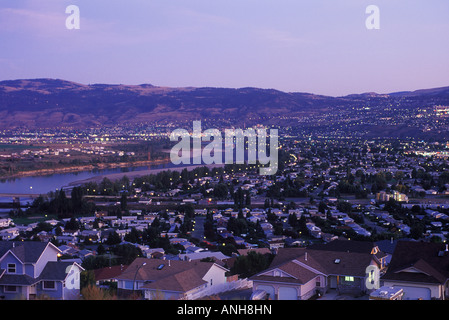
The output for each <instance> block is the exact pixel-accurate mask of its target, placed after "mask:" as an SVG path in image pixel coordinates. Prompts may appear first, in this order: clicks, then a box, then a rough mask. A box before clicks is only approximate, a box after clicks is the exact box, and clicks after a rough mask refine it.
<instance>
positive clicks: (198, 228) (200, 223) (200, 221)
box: [191, 216, 206, 240]
mask: <svg viewBox="0 0 449 320" xmlns="http://www.w3.org/2000/svg"><path fill="white" fill-rule="evenodd" d="M205 221H206V217H203V216H198V217H195V225H194V227H193V231H192V234H191V235H192V237H193V238H196V239H199V240H202V239H204V222H205Z"/></svg>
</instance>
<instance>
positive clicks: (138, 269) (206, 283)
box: [116, 258, 228, 300]
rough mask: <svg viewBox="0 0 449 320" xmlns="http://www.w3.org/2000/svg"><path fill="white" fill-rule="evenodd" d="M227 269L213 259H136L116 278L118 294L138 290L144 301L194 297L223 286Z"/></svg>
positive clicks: (208, 293)
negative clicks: (212, 260)
mask: <svg viewBox="0 0 449 320" xmlns="http://www.w3.org/2000/svg"><path fill="white" fill-rule="evenodd" d="M227 271H228V269H226V268H224V267H222V266H219V265H218V264H216V263H213V262H200V261H198V260H194V261H191V262H189V261H180V260H160V259H146V258H137V259H135V260H134V261H133V262H132V263H131V264H130V265H129V267H128V268H127V269H126V270H125V271H124V272H123V273H122V274H121V275H119V276H117V277H116V279H117V281H118V290H117V293H118V295H119V296H127V295H130V294H132V293H133V292H136V291H139V292H140V293H142V295H143V296H144V297H145V299H147V300H154V299H163V300H183V299H189V300H190V299H197V298H200V297H204V296H208V295H210V294H215V293H217V290H215V289H216V288H218V289H220V288H221V287H224V285H226V280H227V278H226V275H225V273H226V272H227Z"/></svg>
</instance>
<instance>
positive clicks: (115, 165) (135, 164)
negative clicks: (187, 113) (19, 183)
mask: <svg viewBox="0 0 449 320" xmlns="http://www.w3.org/2000/svg"><path fill="white" fill-rule="evenodd" d="M167 163H170V160H169V159H168V160H166V159H164V160H148V161H134V162H119V163H99V164H96V165H92V164H88V165H81V166H73V167H62V168H53V169H50V168H48V169H38V170H30V171H23V172H20V173H16V174H12V175H9V176H5V177H1V180H9V179H20V178H26V177H36V176H47V175H52V174H60V173H75V172H82V171H91V170H104V169H114V168H126V167H140V166H150V165H160V164H167Z"/></svg>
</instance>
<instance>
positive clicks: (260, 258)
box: [231, 251, 271, 278]
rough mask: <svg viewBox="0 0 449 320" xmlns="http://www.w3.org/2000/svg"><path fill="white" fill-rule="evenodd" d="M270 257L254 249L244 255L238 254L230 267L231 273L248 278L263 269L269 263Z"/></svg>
mask: <svg viewBox="0 0 449 320" xmlns="http://www.w3.org/2000/svg"><path fill="white" fill-rule="evenodd" d="M270 260H271V259H270V257H269V256H268V255H263V254H260V253H257V252H254V251H250V252H249V253H248V254H247V255H246V256H238V257H237V259H236V260H235V262H234V266H233V267H232V268H231V273H232V274H239V275H240V277H242V278H248V277H251V276H253V275H255V274H256V273H258V272H260V271H262V270H265V269H266V268H268V266H269V264H270Z"/></svg>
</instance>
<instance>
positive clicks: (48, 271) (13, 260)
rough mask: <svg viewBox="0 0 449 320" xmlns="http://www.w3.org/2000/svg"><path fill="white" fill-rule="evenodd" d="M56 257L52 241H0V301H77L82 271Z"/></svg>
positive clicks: (74, 264) (59, 252)
mask: <svg viewBox="0 0 449 320" xmlns="http://www.w3.org/2000/svg"><path fill="white" fill-rule="evenodd" d="M59 255H61V251H60V250H59V249H58V248H57V247H55V246H54V245H53V244H52V243H51V242H47V243H44V242H35V241H25V242H21V241H20V242H16V241H0V299H7V300H10V299H26V300H32V299H37V298H39V297H44V296H45V297H49V298H52V299H58V300H70V299H74V298H77V297H78V295H79V288H80V283H79V281H80V277H79V275H80V272H81V271H82V270H83V268H82V267H81V266H80V265H78V264H77V263H76V262H60V261H58V256H59Z"/></svg>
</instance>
